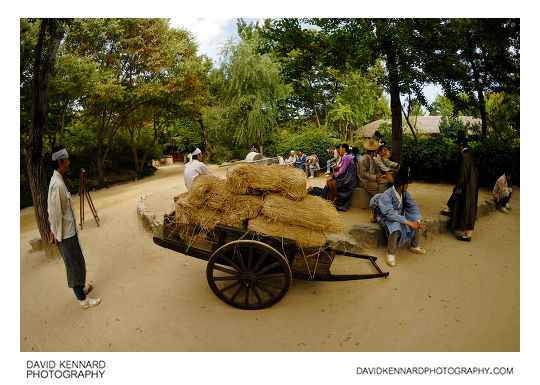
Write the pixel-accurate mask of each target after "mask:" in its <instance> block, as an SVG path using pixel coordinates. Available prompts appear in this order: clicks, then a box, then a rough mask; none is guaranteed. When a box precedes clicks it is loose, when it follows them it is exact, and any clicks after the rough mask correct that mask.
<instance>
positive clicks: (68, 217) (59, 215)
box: [47, 170, 77, 242]
mask: <svg viewBox="0 0 540 385" xmlns="http://www.w3.org/2000/svg"><path fill="white" fill-rule="evenodd" d="M47 212H48V213H49V224H50V225H51V231H52V232H53V234H54V236H55V237H56V239H57V240H58V241H59V242H62V241H63V240H64V239H68V238H71V237H73V236H74V235H75V234H77V224H76V222H77V219H76V218H75V211H74V210H73V202H72V201H71V194H70V193H69V191H68V189H67V187H66V185H65V183H64V179H62V174H60V173H59V172H58V171H56V170H54V173H53V176H52V178H51V182H50V183H49V195H48V197H47Z"/></svg>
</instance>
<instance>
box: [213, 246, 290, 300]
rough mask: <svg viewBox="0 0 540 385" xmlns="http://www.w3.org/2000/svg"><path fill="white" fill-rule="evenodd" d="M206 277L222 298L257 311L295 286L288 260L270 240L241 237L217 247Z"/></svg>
mask: <svg viewBox="0 0 540 385" xmlns="http://www.w3.org/2000/svg"><path fill="white" fill-rule="evenodd" d="M206 278H207V280H208V285H210V289H212V291H213V292H214V294H215V295H216V296H218V297H219V298H220V299H221V300H223V301H224V302H226V303H228V304H229V305H231V306H234V307H237V308H239V309H247V310H257V309H264V308H265V307H268V306H272V305H273V304H275V303H277V302H278V301H279V300H281V299H282V298H283V297H284V296H285V294H286V293H287V291H288V290H289V286H290V285H291V280H292V275H291V268H290V266H289V263H288V262H287V259H285V257H283V255H281V254H280V253H279V251H277V250H276V249H274V248H273V247H271V246H269V245H267V244H266V243H263V242H259V241H252V240H239V241H233V242H230V243H227V244H226V245H223V246H221V247H220V248H219V249H217V250H216V251H215V252H214V254H212V256H211V257H210V259H209V260H208V265H207V267H206Z"/></svg>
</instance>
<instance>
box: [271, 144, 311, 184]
mask: <svg viewBox="0 0 540 385" xmlns="http://www.w3.org/2000/svg"><path fill="white" fill-rule="evenodd" d="M277 158H278V163H279V164H280V165H283V166H290V167H296V168H300V169H302V170H304V171H305V172H306V174H308V175H309V178H314V177H315V173H316V172H317V171H319V170H320V169H321V167H320V166H319V157H318V156H317V155H315V154H311V155H309V156H306V154H304V151H303V150H298V155H296V153H295V152H294V150H291V156H289V158H288V159H287V160H284V159H283V158H282V157H281V156H280V155H278V156H277Z"/></svg>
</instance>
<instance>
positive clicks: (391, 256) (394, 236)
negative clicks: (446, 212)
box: [378, 166, 426, 267]
mask: <svg viewBox="0 0 540 385" xmlns="http://www.w3.org/2000/svg"><path fill="white" fill-rule="evenodd" d="M409 183H411V180H410V179H409V168H408V167H405V166H403V167H401V168H400V169H399V170H398V172H396V174H395V175H394V185H393V186H392V188H390V189H388V190H386V191H385V192H384V193H383V194H382V195H381V196H380V198H379V202H378V204H379V210H380V212H381V218H380V219H379V224H380V225H381V227H382V228H383V229H384V230H385V231H386V236H387V237H388V250H387V253H386V255H385V259H386V263H387V264H388V265H389V266H391V267H394V266H395V265H396V251H397V248H398V247H401V246H402V245H403V244H404V243H405V242H407V241H408V240H409V239H411V238H412V239H411V246H410V247H409V250H410V251H411V252H413V253H417V254H425V253H426V251H425V250H424V249H423V248H421V247H419V241H420V231H421V230H422V226H423V223H422V216H421V215H420V210H419V209H418V205H417V204H416V202H415V201H414V199H412V197H411V194H410V193H409V192H408V191H407V188H408V187H409Z"/></svg>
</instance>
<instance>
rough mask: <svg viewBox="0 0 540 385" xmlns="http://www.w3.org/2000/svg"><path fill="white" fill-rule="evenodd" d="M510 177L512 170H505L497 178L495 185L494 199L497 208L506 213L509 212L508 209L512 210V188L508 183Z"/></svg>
mask: <svg viewBox="0 0 540 385" xmlns="http://www.w3.org/2000/svg"><path fill="white" fill-rule="evenodd" d="M510 178H511V175H510V171H505V172H504V174H502V175H501V177H500V178H499V179H497V182H496V183H495V187H493V201H494V202H495V204H496V205H497V209H499V210H500V211H502V212H503V213H505V214H508V210H510V197H512V188H511V187H510V184H509V183H508V182H509V181H510Z"/></svg>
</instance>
